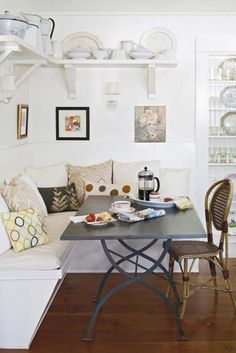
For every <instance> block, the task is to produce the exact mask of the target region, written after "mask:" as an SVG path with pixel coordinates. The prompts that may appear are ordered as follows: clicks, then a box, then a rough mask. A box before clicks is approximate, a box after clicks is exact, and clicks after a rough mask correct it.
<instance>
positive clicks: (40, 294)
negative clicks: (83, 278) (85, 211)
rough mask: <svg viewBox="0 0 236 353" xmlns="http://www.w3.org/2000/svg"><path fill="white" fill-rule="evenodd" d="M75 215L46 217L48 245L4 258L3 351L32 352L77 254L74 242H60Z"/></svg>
mask: <svg viewBox="0 0 236 353" xmlns="http://www.w3.org/2000/svg"><path fill="white" fill-rule="evenodd" d="M73 214H74V212H61V213H54V214H50V215H49V216H48V217H46V219H45V227H46V230H47V233H48V237H49V243H48V244H46V245H43V246H39V247H36V248H32V249H28V250H27V251H22V252H20V253H18V254H15V253H14V251H13V250H12V249H10V250H8V251H7V252H5V253H3V254H1V256H0V327H1V330H0V348H29V346H30V343H31V341H32V339H33V338H34V335H35V333H36V332H37V329H38V327H39V325H40V323H41V321H42V320H43V318H44V316H45V314H46V313H47V310H48V308H49V306H50V304H51V302H52V300H53V298H54V296H55V294H56V292H57V290H58V288H59V287H60V284H61V283H62V280H63V278H64V276H65V275H66V272H67V269H68V267H69V263H70V258H71V256H72V255H73V253H74V252H75V248H76V243H75V242H69V241H61V240H60V235H61V234H62V233H63V231H64V229H65V228H66V226H67V225H68V223H69V216H71V215H73Z"/></svg>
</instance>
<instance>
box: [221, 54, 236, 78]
mask: <svg viewBox="0 0 236 353" xmlns="http://www.w3.org/2000/svg"><path fill="white" fill-rule="evenodd" d="M218 70H219V72H220V70H221V71H222V78H223V80H235V79H236V58H228V59H225V60H224V61H222V63H220V65H219V66H218Z"/></svg>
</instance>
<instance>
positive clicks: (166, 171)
mask: <svg viewBox="0 0 236 353" xmlns="http://www.w3.org/2000/svg"><path fill="white" fill-rule="evenodd" d="M189 174H190V170H189V169H172V168H161V169H160V194H161V195H163V196H188V195H189Z"/></svg>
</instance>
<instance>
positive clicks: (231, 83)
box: [208, 79, 236, 85]
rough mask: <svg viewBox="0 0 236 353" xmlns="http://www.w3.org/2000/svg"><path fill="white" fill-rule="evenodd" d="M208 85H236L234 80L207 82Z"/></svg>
mask: <svg viewBox="0 0 236 353" xmlns="http://www.w3.org/2000/svg"><path fill="white" fill-rule="evenodd" d="M208 82H209V83H210V84H214V85H215V84H222V85H236V80H219V79H218V80H209V81H208Z"/></svg>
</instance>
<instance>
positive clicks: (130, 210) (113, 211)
mask: <svg viewBox="0 0 236 353" xmlns="http://www.w3.org/2000/svg"><path fill="white" fill-rule="evenodd" d="M109 211H111V212H112V213H114V214H121V213H133V212H134V211H135V208H134V207H130V209H129V210H128V211H123V212H122V211H117V209H116V210H114V209H113V208H110V210H109Z"/></svg>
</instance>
